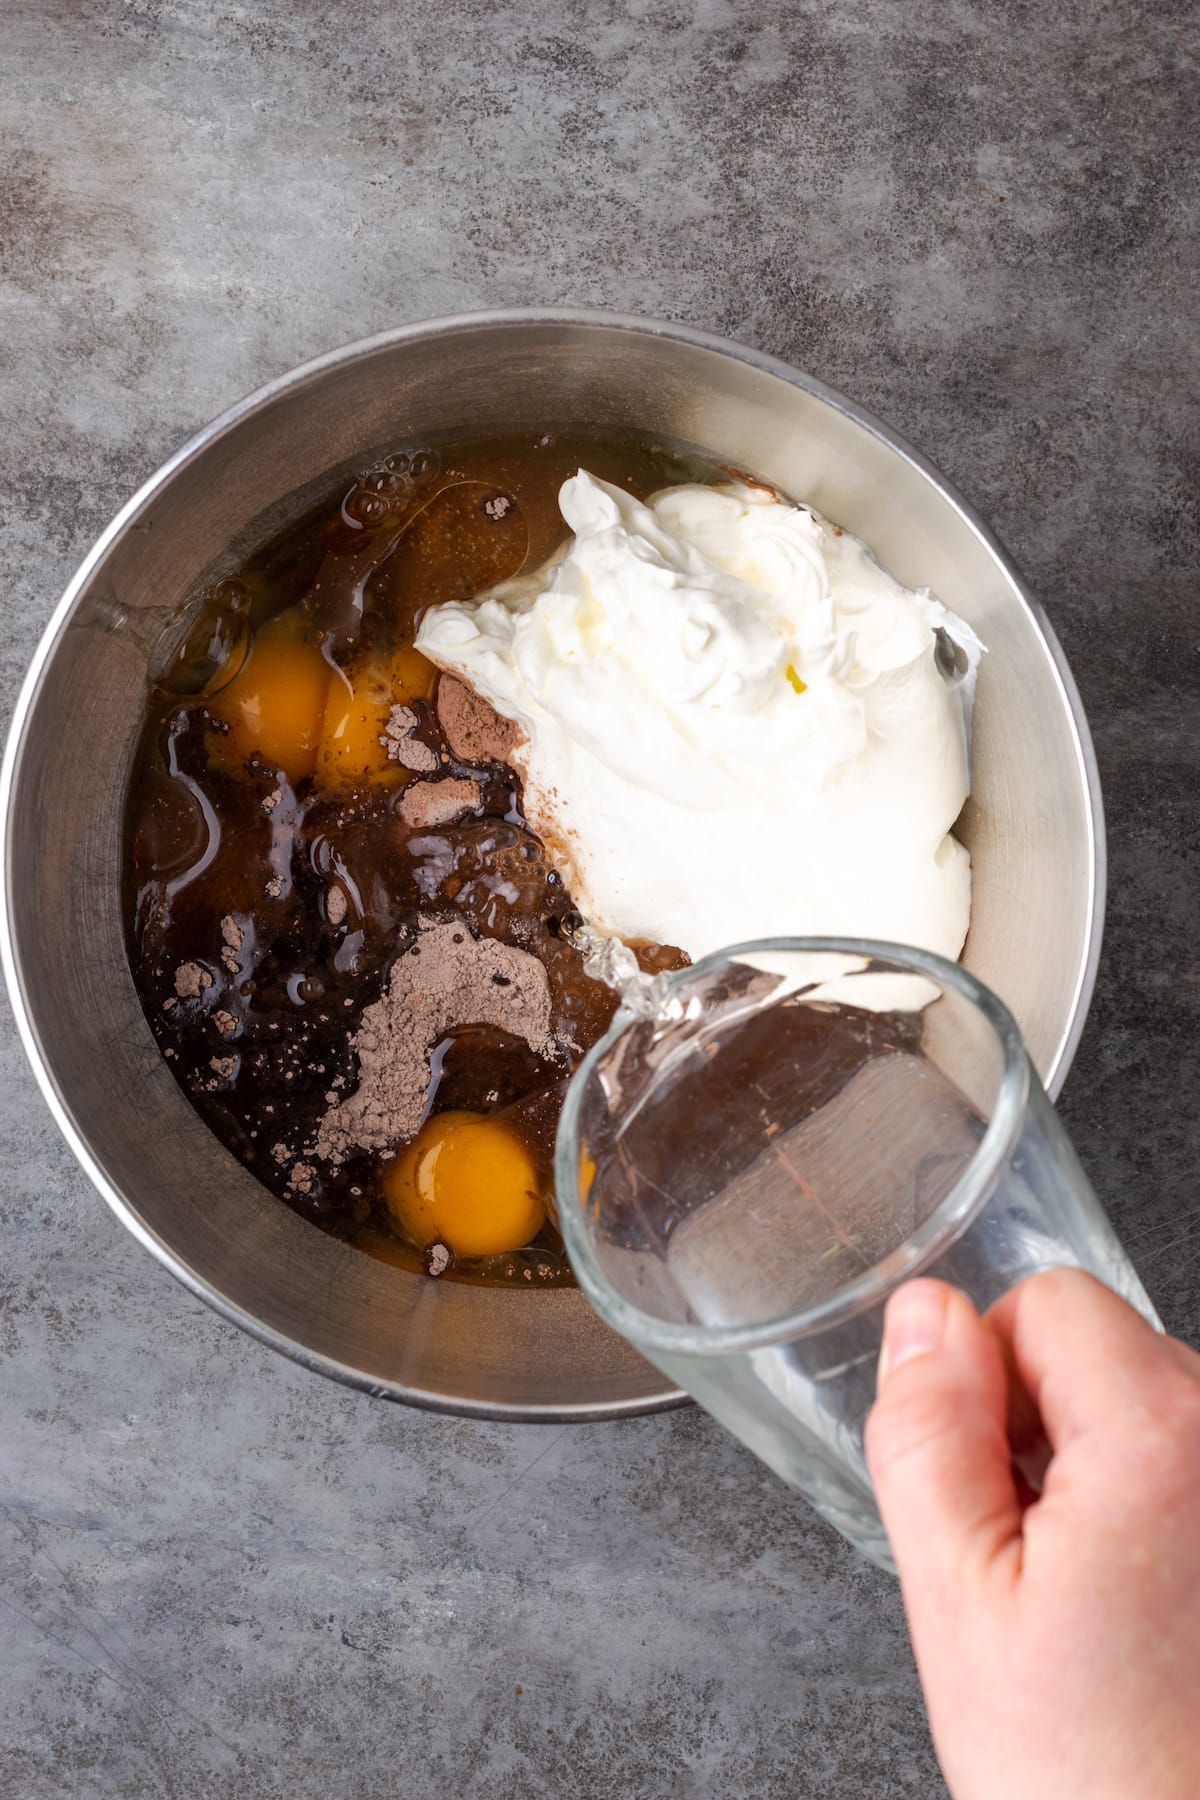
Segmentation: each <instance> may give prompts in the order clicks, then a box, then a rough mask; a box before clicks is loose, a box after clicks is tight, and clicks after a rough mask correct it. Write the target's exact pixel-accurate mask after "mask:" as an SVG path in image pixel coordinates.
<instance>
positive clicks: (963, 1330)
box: [866, 1280, 1021, 1654]
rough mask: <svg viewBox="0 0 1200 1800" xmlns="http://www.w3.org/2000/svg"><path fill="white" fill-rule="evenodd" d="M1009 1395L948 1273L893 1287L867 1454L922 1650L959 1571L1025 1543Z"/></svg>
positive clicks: (983, 1566) (991, 1346)
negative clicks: (945, 1279)
mask: <svg viewBox="0 0 1200 1800" xmlns="http://www.w3.org/2000/svg"><path fill="white" fill-rule="evenodd" d="M1007 1400H1008V1382H1007V1378H1006V1375H1005V1372H1004V1363H1003V1360H1002V1358H1001V1355H1000V1351H999V1348H998V1346H997V1344H996V1341H995V1339H994V1338H993V1337H992V1334H991V1333H990V1332H989V1331H988V1329H987V1327H986V1326H985V1325H984V1324H983V1322H982V1321H981V1319H980V1318H979V1315H978V1313H977V1312H976V1311H975V1308H974V1307H973V1306H972V1305H971V1302H970V1301H969V1300H968V1299H967V1298H966V1297H965V1296H964V1295H963V1294H960V1293H958V1292H957V1291H956V1290H955V1289H954V1288H952V1287H948V1286H947V1285H946V1283H945V1282H942V1281H928V1280H921V1281H909V1282H905V1283H904V1285H903V1286H901V1287H899V1288H897V1290H896V1292H895V1293H894V1294H893V1295H892V1297H891V1299H890V1300H889V1301H888V1304H887V1310H886V1312H885V1314H884V1333H883V1353H882V1355H881V1356H880V1359H879V1377H878V1391H877V1397H876V1401H875V1405H874V1407H873V1408H872V1410H871V1413H870V1416H869V1418H868V1420H867V1428H866V1451H867V1462H868V1465H869V1467H870V1470H871V1477H872V1480H873V1481H874V1484H875V1493H876V1497H877V1499H878V1501H879V1510H880V1513H881V1514H882V1517H883V1523H884V1528H885V1530H886V1531H887V1534H888V1539H889V1541H890V1543H891V1546H892V1552H893V1554H894V1556H895V1558H896V1566H897V1568H898V1570H899V1573H900V1580H901V1584H902V1586H903V1589H904V1598H905V1604H906V1606H907V1608H908V1614H909V1620H910V1622H911V1625H912V1629H913V1636H914V1639H915V1640H917V1649H918V1654H919V1653H920V1648H921V1645H920V1638H921V1634H922V1627H923V1625H927V1627H928V1629H929V1630H930V1631H933V1630H935V1629H938V1628H939V1626H941V1625H943V1624H944V1622H945V1617H946V1612H945V1608H946V1605H947V1604H948V1603H949V1602H950V1601H951V1599H952V1594H953V1590H954V1589H955V1588H956V1587H957V1586H958V1584H959V1582H960V1581H961V1579H962V1578H963V1577H964V1576H969V1575H970V1574H972V1573H973V1572H978V1573H979V1574H986V1572H987V1570H988V1569H989V1568H990V1567H991V1566H992V1565H993V1564H994V1563H995V1562H996V1561H997V1560H998V1559H999V1558H1001V1557H1002V1556H1003V1554H1004V1552H1005V1551H1006V1550H1007V1549H1009V1548H1011V1547H1013V1546H1015V1545H1017V1544H1019V1541H1020V1535H1021V1508H1020V1504H1019V1501H1018V1498H1017V1490H1016V1486H1015V1484H1014V1480H1013V1474H1012V1462H1011V1457H1010V1451H1009V1445H1008V1437H1007V1434H1006V1429H1005V1421H1006V1416H1007Z"/></svg>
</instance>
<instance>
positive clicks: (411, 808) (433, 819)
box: [400, 777, 482, 831]
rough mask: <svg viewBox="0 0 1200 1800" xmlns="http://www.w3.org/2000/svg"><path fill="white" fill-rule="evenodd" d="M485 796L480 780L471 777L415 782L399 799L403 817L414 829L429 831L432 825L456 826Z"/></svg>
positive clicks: (411, 783) (410, 784)
mask: <svg viewBox="0 0 1200 1800" xmlns="http://www.w3.org/2000/svg"><path fill="white" fill-rule="evenodd" d="M481 798H482V795H481V792H480V787H479V783H478V782H477V781H472V780H470V779H467V778H464V779H463V780H461V781H459V780H455V779H454V778H453V777H450V778H448V779H447V780H445V781H413V782H410V783H409V785H408V786H407V787H406V788H405V790H404V793H403V795H402V796H401V800H400V817H401V818H402V819H403V820H404V823H405V824H406V825H411V826H412V827H413V828H414V830H419V831H427V830H429V829H430V827H432V826H437V825H456V824H457V823H458V821H459V820H460V819H461V818H462V816H463V814H464V813H468V812H472V811H473V810H474V808H475V807H477V806H478V805H479V802H480V799H481Z"/></svg>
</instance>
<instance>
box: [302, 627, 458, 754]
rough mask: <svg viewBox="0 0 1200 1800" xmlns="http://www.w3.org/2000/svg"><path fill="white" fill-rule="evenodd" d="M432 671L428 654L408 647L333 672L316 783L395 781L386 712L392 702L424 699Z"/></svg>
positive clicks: (429, 686)
mask: <svg viewBox="0 0 1200 1800" xmlns="http://www.w3.org/2000/svg"><path fill="white" fill-rule="evenodd" d="M436 675H437V670H436V669H435V668H434V666H433V664H432V663H431V662H430V661H429V658H428V657H427V656H422V655H421V653H420V651H419V650H411V649H403V650H398V651H396V653H395V655H394V656H392V657H391V658H390V659H388V660H385V659H383V658H375V659H373V660H370V661H367V662H364V663H361V664H360V665H358V666H357V667H355V668H351V669H350V670H349V671H347V672H346V673H343V672H342V671H341V670H337V671H335V673H334V676H333V679H332V681H331V682H330V684H329V699H328V702H327V704H326V707H325V721H324V725H323V728H322V731H321V743H320V748H319V749H318V752H317V783H318V786H320V787H349V786H354V785H355V784H356V783H358V782H362V781H379V782H383V783H385V784H389V783H392V782H396V781H399V780H400V779H401V777H402V775H403V767H402V764H403V755H402V754H401V755H400V756H399V757H397V758H394V759H393V758H389V756H388V753H387V749H386V747H385V743H384V731H385V728H386V726H387V722H388V714H389V713H390V712H391V709H392V707H393V706H408V705H411V703H412V702H413V701H414V700H424V699H427V698H428V696H429V694H430V693H431V692H432V691H433V683H434V679H435V677H436Z"/></svg>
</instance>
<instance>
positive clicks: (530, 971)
mask: <svg viewBox="0 0 1200 1800" xmlns="http://www.w3.org/2000/svg"><path fill="white" fill-rule="evenodd" d="M550 1014H551V1005H550V983H549V980H548V978H547V975H546V970H545V968H544V966H543V965H542V964H541V963H540V962H539V961H538V960H537V958H536V957H535V956H530V955H529V954H528V952H527V951H524V950H518V949H516V948H515V947H514V946H513V945H511V944H500V943H497V942H496V941H495V940H494V939H493V938H473V937H472V936H471V934H470V932H469V931H468V930H467V928H466V926H465V925H463V924H459V923H456V922H455V921H454V920H450V921H449V922H447V921H443V920H438V919H428V918H422V919H420V920H418V924H417V937H416V941H415V943H413V944H412V945H411V946H410V947H409V949H407V950H406V951H404V952H403V953H402V954H401V955H400V956H398V957H397V958H396V961H395V962H394V963H393V964H392V969H391V974H390V975H389V977H388V985H387V988H386V989H385V991H384V993H383V995H382V997H381V998H380V999H379V1000H377V1001H376V1002H375V1004H374V1005H373V1006H368V1007H367V1009H366V1011H365V1012H364V1013H363V1016H362V1019H361V1021H360V1022H359V1026H358V1030H357V1031H356V1032H355V1033H354V1036H353V1038H352V1039H351V1049H352V1050H353V1051H354V1053H355V1055H356V1056H357V1058H358V1087H357V1089H356V1091H355V1092H354V1093H353V1094H350V1095H348V1096H347V1098H346V1099H344V1100H340V1101H338V1102H337V1104H336V1105H334V1106H331V1107H330V1109H329V1111H328V1112H327V1113H326V1114H325V1117H324V1118H323V1119H322V1121H321V1124H320V1126H319V1127H318V1130H317V1135H316V1138H315V1140H314V1142H313V1145H312V1151H311V1154H313V1155H315V1156H318V1157H320V1158H321V1160H322V1161H324V1162H328V1163H331V1164H333V1165H334V1166H335V1167H337V1166H339V1165H340V1164H341V1163H343V1162H345V1160H346V1158H347V1157H349V1156H353V1155H357V1154H359V1153H362V1152H366V1153H374V1154H378V1153H380V1152H383V1151H389V1150H394V1149H396V1148H397V1146H398V1145H400V1144H402V1143H405V1142H406V1141H407V1140H408V1139H409V1138H411V1137H413V1136H415V1134H416V1132H417V1131H418V1130H419V1129H420V1126H421V1121H422V1118H423V1115H424V1111H425V1100H426V1096H427V1094H428V1092H429V1081H430V1070H429V1055H430V1052H431V1050H432V1049H433V1048H434V1046H435V1045H436V1044H437V1043H439V1042H440V1041H441V1039H442V1038H444V1037H445V1036H446V1034H447V1032H449V1031H453V1030H455V1029H456V1028H459V1027H461V1026H464V1025H491V1026H494V1027H495V1028H497V1029H498V1030H501V1031H507V1032H509V1033H510V1034H511V1035H512V1036H513V1037H518V1038H523V1039H524V1041H525V1043H527V1044H528V1045H529V1048H530V1049H531V1050H532V1051H533V1052H534V1053H535V1055H538V1056H550V1055H551V1054H552V1053H553V1045H552V1041H551V1034H550Z"/></svg>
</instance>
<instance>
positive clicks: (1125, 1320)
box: [986, 1269, 1200, 1451]
mask: <svg viewBox="0 0 1200 1800" xmlns="http://www.w3.org/2000/svg"><path fill="white" fill-rule="evenodd" d="M986 1323H987V1325H988V1328H989V1330H990V1331H992V1333H993V1334H994V1336H995V1337H996V1340H997V1342H998V1343H999V1345H1000V1349H1001V1353H1002V1355H1003V1356H1004V1359H1005V1362H1006V1364H1007V1365H1008V1368H1009V1372H1010V1382H1011V1384H1012V1387H1013V1413H1014V1420H1013V1424H1014V1427H1015V1429H1014V1432H1013V1436H1014V1441H1015V1440H1017V1439H1019V1437H1020V1435H1021V1428H1022V1426H1026V1427H1027V1426H1028V1425H1029V1424H1030V1422H1031V1419H1032V1418H1036V1419H1040V1421H1041V1424H1042V1426H1043V1427H1044V1429H1045V1433H1046V1436H1047V1438H1048V1439H1049V1441H1050V1446H1051V1448H1052V1449H1053V1450H1056V1451H1057V1450H1061V1449H1062V1448H1063V1446H1064V1445H1065V1444H1067V1443H1069V1442H1070V1441H1071V1439H1072V1438H1074V1437H1079V1436H1081V1435H1082V1434H1083V1433H1084V1432H1086V1431H1089V1430H1090V1429H1092V1428H1093V1427H1094V1426H1097V1425H1105V1426H1109V1425H1111V1424H1112V1423H1113V1421H1114V1419H1119V1418H1120V1417H1122V1416H1123V1415H1124V1416H1129V1415H1131V1414H1133V1413H1135V1412H1142V1413H1145V1412H1161V1411H1166V1410H1169V1409H1170V1408H1171V1407H1172V1405H1173V1403H1174V1400H1175V1398H1176V1397H1178V1396H1180V1395H1182V1394H1184V1393H1186V1394H1187V1395H1188V1397H1189V1399H1191V1400H1193V1401H1194V1398H1195V1391H1196V1389H1197V1387H1200V1357H1198V1356H1197V1355H1196V1354H1195V1352H1194V1351H1191V1350H1189V1349H1188V1348H1187V1347H1186V1346H1185V1345H1183V1344H1179V1343H1176V1342H1175V1341H1174V1340H1173V1339H1171V1338H1168V1337H1166V1336H1164V1335H1163V1333H1162V1332H1161V1331H1158V1330H1156V1329H1155V1327H1154V1326H1153V1325H1151V1324H1150V1322H1149V1320H1148V1319H1145V1318H1143V1316H1142V1314H1141V1313H1139V1312H1138V1311H1137V1310H1136V1308H1134V1307H1132V1306H1131V1305H1130V1304H1129V1303H1128V1301H1125V1300H1122V1299H1120V1298H1119V1296H1118V1295H1116V1294H1114V1293H1113V1291H1112V1289H1111V1288H1107V1287H1105V1286H1104V1284H1103V1282H1100V1281H1097V1280H1096V1278H1095V1276H1094V1275H1089V1274H1087V1273H1085V1271H1084V1270H1082V1269H1047V1270H1045V1271H1044V1272H1043V1273H1041V1274H1039V1275H1033V1276H1030V1277H1029V1278H1028V1280H1026V1281H1023V1282H1021V1283H1020V1284H1019V1285H1018V1286H1017V1287H1015V1288H1013V1289H1012V1290H1011V1291H1010V1292H1009V1293H1007V1294H1005V1295H1004V1297H1003V1298H1002V1299H1000V1300H998V1301H997V1302H996V1304H995V1305H994V1306H992V1307H991V1308H990V1309H989V1310H988V1313H987V1315H986Z"/></svg>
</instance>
